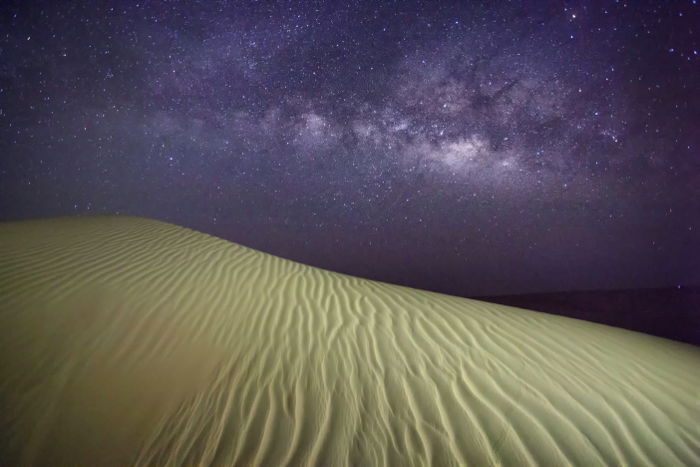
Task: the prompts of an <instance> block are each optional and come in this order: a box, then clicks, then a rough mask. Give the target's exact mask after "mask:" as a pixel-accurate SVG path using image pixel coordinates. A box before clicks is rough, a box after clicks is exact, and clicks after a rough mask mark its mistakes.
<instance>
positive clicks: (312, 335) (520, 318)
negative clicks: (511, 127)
mask: <svg viewBox="0 0 700 467" xmlns="http://www.w3.org/2000/svg"><path fill="white" fill-rule="evenodd" d="M699 401H700V348H697V347H694V346H691V345H687V344H682V343H677V342H673V341H669V340H664V339H660V338H655V337H651V336H647V335H644V334H638V333H634V332H630V331H625V330H621V329H616V328H611V327H606V326H603V325H598V324H593V323H588V322H584V321H577V320H573V319H569V318H564V317H559V316H552V315H546V314H543V313H536V312H531V311H526V310H519V309H515V308H509V307H505V306H499V305H493V304H488V303H483V302H478V301H474V300H467V299H462V298H456V297H450V296H445V295H440V294H435V293H429V292H424V291H419V290H414V289H409V288H405V287H399V286H393V285H388V284H384V283H379V282H372V281H368V280H363V279H358V278H355V277H350V276H345V275H342V274H336V273H332V272H328V271H323V270H320V269H316V268H312V267H308V266H304V265H301V264H298V263H294V262H291V261H287V260H284V259H281V258H277V257H274V256H271V255H267V254H264V253H261V252H258V251H255V250H251V249H248V248H245V247H242V246H239V245H236V244H233V243H230V242H227V241H224V240H221V239H217V238H214V237H210V236H208V235H205V234H201V233H198V232H194V231H191V230H188V229H185V228H181V227H177V226H174V225H170V224H166V223H162V222H157V221H152V220H147V219H140V218H125V217H95V218H63V219H53V220H40V221H26V222H11V223H3V224H0V464H3V465H16V464H76V463H77V464H84V465H95V464H100V465H104V464H114V465H123V464H186V465H194V464H232V465H357V466H366V465H395V466H399V465H400V466H409V465H441V466H442V465H477V466H482V465H518V466H521V465H533V464H540V465H568V464H574V465H586V466H589V465H664V466H669V465H698V464H700V426H699V424H698V420H700V406H699V403H700V402H699Z"/></svg>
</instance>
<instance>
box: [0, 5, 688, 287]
mask: <svg viewBox="0 0 700 467" xmlns="http://www.w3.org/2000/svg"><path fill="white" fill-rule="evenodd" d="M0 13H1V15H0V220H16V219H27V218H34V217H46V216H62V215H88V214H117V213H118V214H129V215H139V216H147V217H152V218H156V219H161V220H165V221H169V222H173V223H177V224H180V225H185V226H187V227H191V228H194V229H197V230H200V231H204V232H207V233H211V234H214V235H217V236H220V237H223V238H226V239H228V240H231V241H235V242H238V243H241V244H244V245H247V246H251V247H254V248H258V249H261V250H263V251H266V252H269V253H273V254H277V255H280V256H284V257H287V258H290V259H293V260H296V261H300V262H303V263H306V264H311V265H315V266H320V267H324V268H327V269H332V270H336V271H341V272H346V273H349V274H353V275H359V276H363V277H368V278H371V279H378V280H383V281H387V282H394V283H399V284H403V285H409V286H413V287H418V288H423V289H430V290H435V291H439V292H445V293H451V294H456V295H463V296H469V295H498V294H515V293H526V292H539V291H559V290H583V289H595V288H634V287H664V286H677V285H699V284H700V98H699V97H698V96H699V93H700V56H699V55H698V50H700V41H699V40H698V34H699V33H700V6H698V5H697V4H696V1H692V0H688V1H680V0H679V1H674V2H658V1H638V2H637V1H634V2H633V1H628V2H624V1H622V0H620V1H614V0H611V1H595V2H594V1H581V2H569V1H552V0H543V1H537V2H530V1H528V2H525V1H523V2H515V1H512V2H510V1H499V2H476V1H475V2H463V3H451V2H420V1H415V0H409V1H406V2H374V1H367V2H364V1H359V0H358V1H351V2H313V1H285V2H234V1H230V2H229V1H190V2H184V1H183V2H178V1H140V2H108V1H96V2H77V1H65V2H54V1H51V2H43V1H34V2H19V1H17V2H3V3H2V6H0Z"/></svg>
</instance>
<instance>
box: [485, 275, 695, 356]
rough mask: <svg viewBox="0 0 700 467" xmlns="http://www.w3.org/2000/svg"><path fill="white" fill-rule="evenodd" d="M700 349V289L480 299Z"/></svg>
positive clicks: (561, 293) (630, 290) (580, 292)
mask: <svg viewBox="0 0 700 467" xmlns="http://www.w3.org/2000/svg"><path fill="white" fill-rule="evenodd" d="M476 298H477V299H478V300H484V301H487V302H493V303H500V304H502V305H509V306H516V307H520V308H527V309H530V310H536V311H543V312H545V313H551V314H555V315H561V316H568V317H571V318H577V319H584V320H586V321H592V322H594V323H601V324H607V325H609V326H616V327H620V328H625V329H630V330H632V331H638V332H644V333H647V334H651V335H653V336H659V337H665V338H667V339H674V340H677V341H681V342H688V343H691V344H694V345H698V346H700V287H680V288H676V287H673V288H658V289H625V290H588V291H577V292H555V293H540V294H523V295H501V296H488V297H476Z"/></svg>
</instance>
